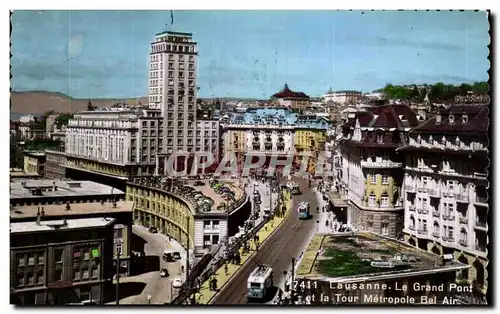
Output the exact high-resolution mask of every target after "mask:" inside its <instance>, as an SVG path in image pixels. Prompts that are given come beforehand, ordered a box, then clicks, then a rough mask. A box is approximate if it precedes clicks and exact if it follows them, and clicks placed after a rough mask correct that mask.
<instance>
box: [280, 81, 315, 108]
mask: <svg viewBox="0 0 500 314" xmlns="http://www.w3.org/2000/svg"><path fill="white" fill-rule="evenodd" d="M271 101H272V102H273V103H275V104H277V105H279V106H280V107H287V108H292V109H305V108H307V107H309V104H310V100H309V96H307V95H306V94H304V93H303V92H294V91H292V90H290V89H289V88H288V84H285V87H284V88H283V89H282V90H281V91H279V92H277V93H276V94H274V95H273V96H272V97H271Z"/></svg>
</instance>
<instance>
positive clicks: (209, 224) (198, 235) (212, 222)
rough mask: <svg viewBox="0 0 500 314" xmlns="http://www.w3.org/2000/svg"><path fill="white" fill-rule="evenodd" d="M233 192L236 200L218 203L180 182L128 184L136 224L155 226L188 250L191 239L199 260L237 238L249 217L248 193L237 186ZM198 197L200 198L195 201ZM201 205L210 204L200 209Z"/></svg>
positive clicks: (148, 180) (155, 181) (140, 181)
mask: <svg viewBox="0 0 500 314" xmlns="http://www.w3.org/2000/svg"><path fill="white" fill-rule="evenodd" d="M206 188H208V189H210V187H206ZM231 189H232V190H233V191H235V199H234V200H232V201H228V202H224V203H217V202H216V197H215V195H213V196H212V197H208V196H207V195H205V193H202V192H199V191H198V192H196V189H194V188H193V187H192V186H187V185H183V184H181V183H180V182H177V181H175V182H174V181H170V180H167V181H165V180H163V181H161V180H157V179H152V178H151V179H145V178H137V179H135V180H133V181H131V182H129V183H128V186H127V199H128V200H129V201H132V202H134V204H136V205H135V208H134V221H135V222H136V223H137V224H140V225H143V226H146V227H156V228H157V229H158V232H161V233H163V234H165V235H168V236H170V237H172V238H173V239H175V240H176V241H178V242H179V243H181V244H182V245H183V246H184V247H185V248H186V247H187V245H188V239H189V248H190V250H193V251H194V256H197V257H198V256H201V255H203V254H204V253H206V252H208V251H210V249H211V247H212V246H214V245H217V244H219V243H220V242H222V241H225V240H227V237H228V236H232V235H234V234H235V233H236V232H237V230H238V226H240V225H242V224H243V222H244V221H245V220H246V219H248V217H249V215H250V209H251V206H250V202H248V200H247V196H246V194H245V193H244V192H243V191H242V190H241V189H236V188H235V187H234V186H232V187H231ZM195 194H199V195H200V196H197V197H196V201H195V200H194V198H193V196H194V195H195ZM214 194H215V193H214ZM203 200H206V201H203ZM200 202H201V203H203V202H206V203H208V204H210V205H209V207H208V208H207V207H200ZM228 221H229V223H228Z"/></svg>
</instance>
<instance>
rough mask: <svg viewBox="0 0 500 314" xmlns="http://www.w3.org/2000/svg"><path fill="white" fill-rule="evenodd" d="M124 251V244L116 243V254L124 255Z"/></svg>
mask: <svg viewBox="0 0 500 314" xmlns="http://www.w3.org/2000/svg"><path fill="white" fill-rule="evenodd" d="M122 250H123V247H122V244H121V243H116V245H115V252H116V253H117V254H118V255H122V253H123V251H122Z"/></svg>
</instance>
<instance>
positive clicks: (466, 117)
mask: <svg viewBox="0 0 500 314" xmlns="http://www.w3.org/2000/svg"><path fill="white" fill-rule="evenodd" d="M467 122H469V117H468V116H467V115H466V114H464V115H463V116H462V124H467Z"/></svg>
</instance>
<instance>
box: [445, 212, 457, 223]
mask: <svg viewBox="0 0 500 314" xmlns="http://www.w3.org/2000/svg"><path fill="white" fill-rule="evenodd" d="M443 220H450V221H452V220H455V214H454V213H448V214H443Z"/></svg>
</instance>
